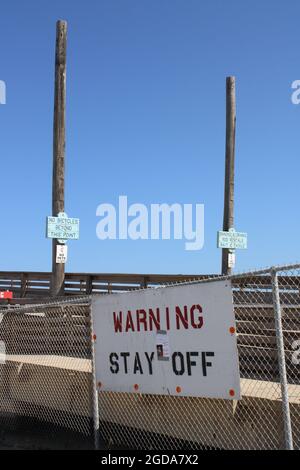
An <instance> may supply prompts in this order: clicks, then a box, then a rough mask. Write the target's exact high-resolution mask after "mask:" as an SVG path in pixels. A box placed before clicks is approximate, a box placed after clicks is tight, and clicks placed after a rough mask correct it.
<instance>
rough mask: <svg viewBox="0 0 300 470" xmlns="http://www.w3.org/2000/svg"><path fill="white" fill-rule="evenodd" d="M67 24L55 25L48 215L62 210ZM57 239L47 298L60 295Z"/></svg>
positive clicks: (62, 275) (61, 278) (61, 282)
mask: <svg viewBox="0 0 300 470" xmlns="http://www.w3.org/2000/svg"><path fill="white" fill-rule="evenodd" d="M66 46H67V23H66V21H57V23H56V51H55V95H54V125H53V179H52V215H53V216H57V215H58V213H59V212H64V208H65V108H66ZM57 245H59V242H58V240H57V239H53V241H52V279H51V295H52V296H54V297H55V296H57V295H63V294H64V280H65V265H64V263H56V247H57Z"/></svg>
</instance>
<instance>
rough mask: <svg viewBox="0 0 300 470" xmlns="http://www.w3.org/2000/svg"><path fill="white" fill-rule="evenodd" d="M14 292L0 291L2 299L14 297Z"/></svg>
mask: <svg viewBox="0 0 300 470" xmlns="http://www.w3.org/2000/svg"><path fill="white" fill-rule="evenodd" d="M12 298H13V293H12V292H11V291H10V290H7V291H5V292H0V299H12Z"/></svg>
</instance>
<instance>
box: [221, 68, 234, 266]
mask: <svg viewBox="0 0 300 470" xmlns="http://www.w3.org/2000/svg"><path fill="white" fill-rule="evenodd" d="M235 126H236V104H235V77H227V78H226V151H225V188H224V215H223V230H224V231H225V232H227V231H228V230H229V229H230V228H233V226H234V160H235ZM228 255H229V251H228V249H226V248H225V249H222V274H231V273H232V268H230V267H229V263H228V261H229V260H228Z"/></svg>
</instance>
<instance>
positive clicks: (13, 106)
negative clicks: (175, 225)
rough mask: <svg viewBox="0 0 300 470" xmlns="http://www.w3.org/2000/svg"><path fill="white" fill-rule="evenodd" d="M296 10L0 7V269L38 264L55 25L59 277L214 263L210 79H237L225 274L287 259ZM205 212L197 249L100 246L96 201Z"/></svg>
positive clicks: (217, 120) (217, 85)
mask: <svg viewBox="0 0 300 470" xmlns="http://www.w3.org/2000/svg"><path fill="white" fill-rule="evenodd" d="M299 17H300V3H299V1H297V0H295V1H293V0H287V1H284V2H283V1H274V0H264V1H261V0H251V1H243V2H242V1H240V0H227V1H226V2H225V1H223V0H209V1H208V0H206V1H204V0H151V1H150V0H148V1H146V0H85V1H83V0H81V1H80V0H77V1H71V0H59V1H58V0H51V2H49V1H46V0H44V1H41V0H26V1H21V0H18V1H17V0H9V1H8V0H2V1H1V11H0V45H1V56H0V80H4V81H5V82H6V86H7V104H6V105H0V139H1V140H0V145H1V147H0V151H1V186H0V195H1V196H0V197H1V202H2V204H1V222H0V224H1V235H0V237H1V238H0V240H1V254H0V260H1V263H0V266H1V267H0V270H34V271H37V270H50V267H51V242H50V240H47V239H46V238H45V217H46V216H47V215H50V214H51V177H52V122H53V85H54V47H55V23H56V20H57V19H65V20H67V21H68V58H67V62H68V63H67V148H66V212H67V213H68V214H69V215H70V216H73V217H79V218H80V221H81V236H80V240H79V241H72V242H69V243H68V246H69V260H68V263H67V270H68V271H82V272H83V271H95V272H140V273H142V272H145V273H150V272H152V273H209V272H218V271H219V269H220V257H221V253H220V250H218V249H217V247H216V233H217V230H219V229H221V226H222V218H223V187H224V148H225V78H226V76H227V75H235V76H236V86H237V140H236V191H235V196H236V209H235V227H236V229H237V230H240V231H247V232H248V245H249V248H248V250H247V251H239V252H238V253H237V264H236V271H241V270H247V269H248V268H249V269H252V268H259V267H264V266H267V265H271V264H279V263H285V262H295V261H297V260H299V256H298V252H299V240H300V233H299V232H300V220H299V196H298V194H299V181H300V105H298V106H296V105H294V104H292V102H291V94H292V90H291V83H292V82H293V81H294V80H296V79H300V26H299ZM123 194H124V195H127V196H128V200H129V203H135V202H139V203H144V204H146V205H148V204H151V203H163V202H166V203H174V202H177V203H180V204H184V203H193V204H196V203H204V204H205V245H204V248H203V249H202V250H200V251H185V250H184V242H183V241H180V240H176V241H164V240H156V241H153V240H152V241H151V240H148V241H145V240H139V241H132V240H116V241H114V240H108V241H100V240H98V239H97V237H96V224H97V222H98V218H97V217H96V208H97V206H98V205H99V204H100V203H103V202H108V203H113V204H117V201H118V196H119V195H123Z"/></svg>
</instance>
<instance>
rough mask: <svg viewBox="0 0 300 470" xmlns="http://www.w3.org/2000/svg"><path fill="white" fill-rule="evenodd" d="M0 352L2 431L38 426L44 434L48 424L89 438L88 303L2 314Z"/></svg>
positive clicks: (46, 306) (50, 304) (49, 305)
mask: <svg viewBox="0 0 300 470" xmlns="http://www.w3.org/2000/svg"><path fill="white" fill-rule="evenodd" d="M81 302H82V300H81ZM0 351H1V352H0V423H1V428H2V430H6V431H11V430H13V431H15V432H16V433H17V432H18V430H19V429H20V428H22V427H24V426H25V428H26V425H27V428H26V429H28V425H29V429H30V422H32V428H33V427H35V426H36V424H35V423H36V421H38V422H39V424H40V426H41V427H40V429H41V430H42V431H43V432H44V433H45V432H47V426H46V425H47V424H48V430H49V431H50V430H52V432H54V433H55V428H53V425H54V426H57V428H58V429H59V428H64V429H68V430H69V431H74V432H77V433H81V434H83V435H86V436H90V434H91V412H90V410H91V396H92V395H91V394H92V386H91V383H92V380H91V342H90V306H89V303H81V304H76V303H75V302H74V301H73V302H72V303H66V302H61V303H60V304H57V303H53V302H52V303H48V304H45V305H32V306H26V307H21V308H17V307H13V308H7V309H2V310H1V311H0ZM50 425H52V426H50ZM3 432H4V431H3Z"/></svg>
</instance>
